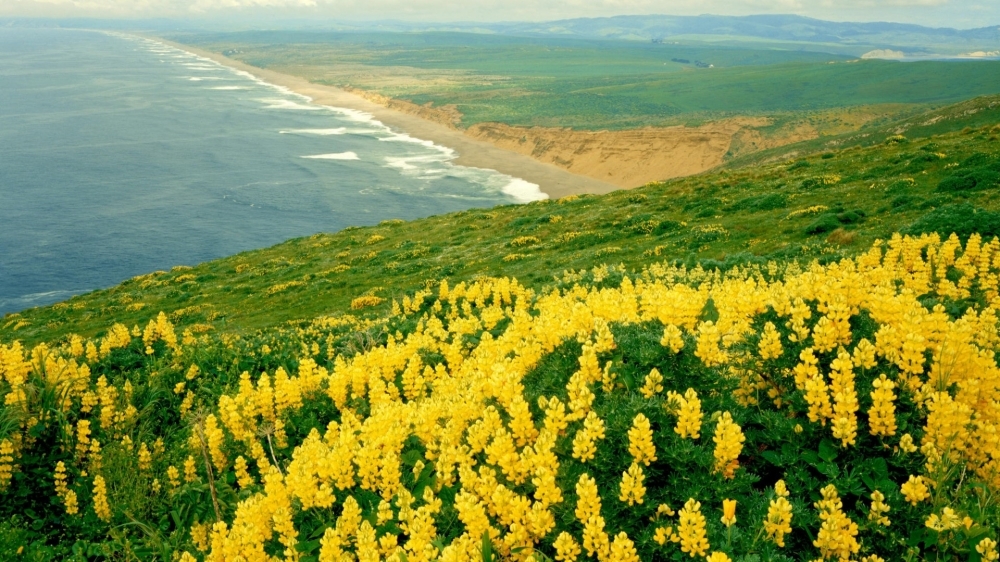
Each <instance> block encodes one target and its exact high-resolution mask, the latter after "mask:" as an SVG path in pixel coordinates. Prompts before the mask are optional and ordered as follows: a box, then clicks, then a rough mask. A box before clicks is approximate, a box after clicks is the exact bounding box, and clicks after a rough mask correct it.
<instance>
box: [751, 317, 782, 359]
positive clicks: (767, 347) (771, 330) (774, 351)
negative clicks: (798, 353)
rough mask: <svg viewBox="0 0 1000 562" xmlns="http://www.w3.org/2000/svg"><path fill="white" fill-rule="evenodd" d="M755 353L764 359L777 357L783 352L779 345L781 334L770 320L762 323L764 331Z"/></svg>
mask: <svg viewBox="0 0 1000 562" xmlns="http://www.w3.org/2000/svg"><path fill="white" fill-rule="evenodd" d="M757 353H758V354H760V358H761V359H763V360H765V361H767V360H770V359H777V358H779V357H781V355H782V354H783V353H784V349H783V348H782V347H781V334H779V333H778V330H777V328H775V327H774V324H772V323H770V322H768V323H766V324H764V332H763V333H762V334H761V338H760V343H759V344H758V345H757Z"/></svg>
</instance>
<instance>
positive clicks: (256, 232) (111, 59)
mask: <svg viewBox="0 0 1000 562" xmlns="http://www.w3.org/2000/svg"><path fill="white" fill-rule="evenodd" d="M454 156H455V155H454V154H453V153H452V151H450V150H449V149H447V148H443V147H438V146H435V145H433V144H432V143H430V142H426V141H421V140H419V139H414V138H412V137H409V136H408V135H405V134H403V133H400V132H397V131H393V130H391V129H389V128H387V127H385V126H384V125H382V124H381V123H379V122H377V121H375V120H373V119H372V118H371V117H370V116H368V115H366V114H362V113H359V112H355V111H350V110H343V109H338V108H328V107H323V106H318V105H313V104H311V103H310V101H309V100H308V99H307V98H304V97H302V96H298V95H296V94H293V93H292V92H289V91H287V90H283V89H281V88H278V87H275V86H272V85H269V84H266V83H263V82H261V81H259V80H256V79H255V78H254V77H253V76H251V75H249V74H246V73H241V72H239V71H235V70H232V69H229V68H227V67H223V66H221V65H218V64H216V63H214V62H212V61H210V60H207V59H203V58H200V57H197V56H195V55H192V54H190V53H187V52H184V51H181V50H178V49H175V48H173V47H169V46H166V45H163V44H162V43H158V42H156V41H152V40H149V39H144V38H139V37H134V36H128V35H121V34H112V33H101V32H91V31H77V30H58V29H46V30H25V29H0V314H3V313H5V312H11V311H17V310H21V309H24V308H28V307H32V306H39V305H44V304H49V303H52V302H56V301H58V300H63V299H65V298H68V297H69V296H71V295H73V294H76V293H81V292H86V291H89V290H93V289H97V288H102V287H107V286H111V285H114V284H116V283H119V282H121V281H123V280H125V279H128V278H130V277H132V276H135V275H138V274H142V273H147V272H150V271H154V270H157V269H166V268H169V267H171V266H174V265H180V264H187V265H193V264H196V263H199V262H202V261H206V260H210V259H213V258H217V257H221V256H226V255H231V254H235V253H238V252H240V251H244V250H248V249H253V248H260V247H265V246H269V245H272V244H275V243H278V242H281V241H283V240H286V239H288V238H292V237H296V236H304V235H309V234H313V233H316V232H332V231H336V230H339V229H341V228H343V227H345V226H348V225H365V224H374V223H377V222H379V221H381V220H385V219H389V218H402V219H413V218H418V217H423V216H428V215H432V214H438V213H444V212H450V211H456V210H461V209H467V208H471V207H486V206H492V205H496V204H501V203H512V202H518V201H530V200H533V199H538V198H543V197H544V195H542V194H541V193H540V192H539V191H538V188H537V186H535V185H534V184H530V183H528V182H525V181H523V180H519V179H517V178H512V177H510V176H506V175H503V174H500V173H497V172H494V171H492V170H481V169H476V168H467V167H462V166H455V165H453V164H452V163H451V162H450V161H451V160H452V159H453V158H454Z"/></svg>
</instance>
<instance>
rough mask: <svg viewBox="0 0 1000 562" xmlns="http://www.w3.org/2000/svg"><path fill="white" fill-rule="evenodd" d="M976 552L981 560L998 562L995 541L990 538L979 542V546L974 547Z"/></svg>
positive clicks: (999, 556)
mask: <svg viewBox="0 0 1000 562" xmlns="http://www.w3.org/2000/svg"><path fill="white" fill-rule="evenodd" d="M976 552H978V553H979V556H981V557H982V559H983V560H987V561H989V562H993V561H994V560H1000V553H997V541H995V540H993V539H991V538H988V537H987V538H984V539H983V540H981V541H979V544H977V545H976Z"/></svg>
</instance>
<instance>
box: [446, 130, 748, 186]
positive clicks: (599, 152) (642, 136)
mask: <svg viewBox="0 0 1000 562" xmlns="http://www.w3.org/2000/svg"><path fill="white" fill-rule="evenodd" d="M764 125H766V120H758V119H728V120H724V121H718V122H715V123H710V124H707V125H703V126H701V127H684V126H678V127H662V128H652V127H650V128H644V129H631V130H625V131H575V130H572V129H557V128H547V127H531V128H525V127H511V126H509V125H504V124H501V123H480V124H478V125H473V126H472V127H469V128H468V129H466V131H465V132H466V134H467V135H470V136H472V137H473V138H476V139H480V140H485V141H488V142H490V143H492V144H495V145H497V146H499V147H501V148H505V149H507V150H510V151H513V152H518V153H521V154H524V155H527V156H531V157H532V158H535V159H536V160H540V161H542V162H547V163H550V164H555V165H556V166H559V167H560V168H563V169H565V170H568V171H570V172H573V173H575V174H581V175H585V176H589V177H592V178H595V179H600V180H602V181H606V182H608V183H612V184H614V185H617V186H619V187H636V186H639V185H644V184H646V183H649V182H651V181H659V180H665V179H670V178H676V177H681V176H688V175H692V174H697V173H700V172H703V171H705V170H708V169H711V168H714V167H716V166H718V165H720V164H722V161H723V158H724V157H725V156H726V154H727V153H728V152H729V149H730V146H731V144H732V141H733V137H734V135H736V134H737V133H740V132H741V131H743V130H744V129H745V128H746V127H752V126H757V127H760V126H764Z"/></svg>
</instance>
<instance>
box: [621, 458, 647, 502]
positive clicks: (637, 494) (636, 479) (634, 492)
mask: <svg viewBox="0 0 1000 562" xmlns="http://www.w3.org/2000/svg"><path fill="white" fill-rule="evenodd" d="M645 480H646V475H645V474H644V473H643V471H642V467H641V466H639V464H638V463H636V462H633V463H632V464H631V465H630V466H629V467H628V470H626V471H625V472H623V473H622V481H621V486H620V490H621V491H620V492H619V494H618V499H619V500H620V501H622V502H626V503H628V504H629V505H635V504H637V503H638V504H642V499H643V497H645V495H646V487H645V486H643V482H645Z"/></svg>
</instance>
